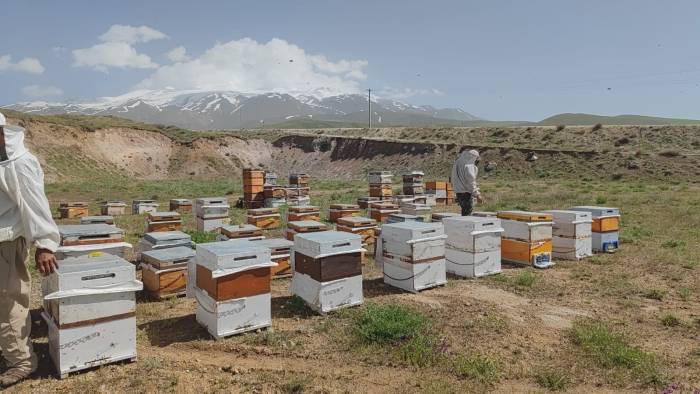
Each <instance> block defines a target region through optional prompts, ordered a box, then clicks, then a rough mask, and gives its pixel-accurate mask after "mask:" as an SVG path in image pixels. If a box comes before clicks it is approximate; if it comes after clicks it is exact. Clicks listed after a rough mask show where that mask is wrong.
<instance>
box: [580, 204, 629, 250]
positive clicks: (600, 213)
mask: <svg viewBox="0 0 700 394" xmlns="http://www.w3.org/2000/svg"><path fill="white" fill-rule="evenodd" d="M571 210H572V211H581V212H590V214H591V216H592V219H593V223H592V226H591V231H592V234H591V241H592V249H593V251H594V252H608V253H611V252H615V251H616V250H617V249H618V248H619V246H620V244H619V231H620V210H619V209H618V208H609V207H596V206H578V207H573V208H571Z"/></svg>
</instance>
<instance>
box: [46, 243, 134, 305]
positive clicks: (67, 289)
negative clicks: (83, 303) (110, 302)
mask: <svg viewBox="0 0 700 394" xmlns="http://www.w3.org/2000/svg"><path fill="white" fill-rule="evenodd" d="M45 281H46V282H45V288H44V290H45V293H46V295H45V296H44V298H45V299H54V298H65V297H70V296H79V295H88V294H100V293H101V294H106V293H113V292H122V291H137V290H141V288H142V285H141V282H139V281H137V280H136V267H135V266H134V265H133V264H131V263H129V262H128V261H126V260H124V259H122V258H121V257H117V256H113V255H110V254H99V255H96V256H90V255H88V256H81V257H75V258H68V259H65V260H62V261H61V263H60V264H59V265H58V268H56V271H55V272H54V273H52V274H50V275H49V276H48V277H46V279H45Z"/></svg>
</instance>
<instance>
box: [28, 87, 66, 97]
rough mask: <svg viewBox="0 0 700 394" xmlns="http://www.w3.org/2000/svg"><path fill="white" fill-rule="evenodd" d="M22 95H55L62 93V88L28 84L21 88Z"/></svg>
mask: <svg viewBox="0 0 700 394" xmlns="http://www.w3.org/2000/svg"><path fill="white" fill-rule="evenodd" d="M22 95H24V96H27V97H31V98H43V97H55V96H61V95H63V90H61V89H59V88H57V87H55V86H41V85H29V86H25V87H23V88H22Z"/></svg>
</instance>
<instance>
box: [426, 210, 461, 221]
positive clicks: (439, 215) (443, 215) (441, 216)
mask: <svg viewBox="0 0 700 394" xmlns="http://www.w3.org/2000/svg"><path fill="white" fill-rule="evenodd" d="M455 216H462V215H460V214H458V213H455V212H433V214H432V215H431V217H432V218H433V219H444V218H451V217H455Z"/></svg>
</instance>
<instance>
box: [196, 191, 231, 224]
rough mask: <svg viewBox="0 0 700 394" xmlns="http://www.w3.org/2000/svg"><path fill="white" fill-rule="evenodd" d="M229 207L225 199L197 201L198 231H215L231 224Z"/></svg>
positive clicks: (212, 198)
mask: <svg viewBox="0 0 700 394" xmlns="http://www.w3.org/2000/svg"><path fill="white" fill-rule="evenodd" d="M229 208H230V207H229V205H228V200H227V199H226V198H225V197H207V198H198V199H196V200H195V214H196V216H197V230H199V231H215V230H217V229H219V228H220V227H221V226H225V225H227V224H229V223H230V221H231V219H230V218H229V216H228V214H229Z"/></svg>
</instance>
